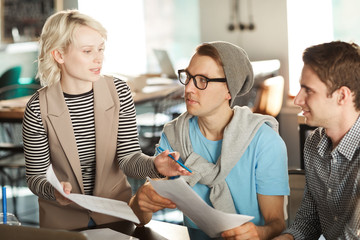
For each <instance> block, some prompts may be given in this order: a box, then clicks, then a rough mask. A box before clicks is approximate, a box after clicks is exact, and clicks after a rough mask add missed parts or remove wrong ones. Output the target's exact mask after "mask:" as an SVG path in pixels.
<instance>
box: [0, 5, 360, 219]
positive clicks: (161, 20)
mask: <svg viewBox="0 0 360 240" xmlns="http://www.w3.org/2000/svg"><path fill="white" fill-rule="evenodd" d="M359 7H360V2H359V1H356V0H348V1H340V0H317V1H311V0H302V1H294V0H271V1H269V0H221V1H220V0H103V1H96V0H78V1H76V0H54V1H50V0H0V12H1V18H0V26H1V35H0V36H1V38H0V40H1V44H0V75H1V74H3V73H4V72H6V70H8V69H10V68H12V67H14V66H21V68H22V70H21V74H20V77H19V81H20V83H24V84H26V83H32V82H33V80H34V77H35V75H36V62H35V60H36V56H37V50H38V46H37V42H36V41H37V37H38V36H39V34H40V31H41V27H42V24H43V23H44V21H45V20H46V18H47V17H48V16H49V15H51V14H52V13H54V12H55V11H58V10H62V9H79V10H80V11H82V12H84V13H86V14H89V15H91V16H93V17H94V18H96V19H97V20H99V21H100V22H101V23H102V24H103V25H104V26H105V28H107V30H108V41H107V45H106V51H105V62H104V68H103V73H111V74H117V75H119V76H121V77H124V78H127V77H133V76H137V75H141V74H160V73H161V69H160V66H159V63H158V61H157V60H156V58H155V56H154V52H153V49H164V50H166V51H167V53H168V54H169V57H170V59H171V61H172V63H173V65H174V68H175V69H179V68H184V67H186V66H187V64H188V61H189V58H190V57H191V55H192V53H193V51H194V49H195V47H196V46H197V45H198V44H200V43H202V42H207V41H215V40H223V41H229V42H232V43H234V44H236V45H238V46H240V47H242V48H244V49H245V51H246V52H247V53H248V55H249V58H250V60H251V61H254V62H257V61H260V62H261V61H268V60H277V61H278V62H279V63H280V65H279V68H278V69H277V70H276V75H278V76H282V77H283V79H284V87H283V89H282V93H283V98H282V103H281V109H280V112H279V113H278V114H276V117H277V119H278V120H279V122H280V134H281V136H282V138H283V139H284V141H285V143H286V145H287V149H288V159H289V169H299V168H301V141H302V140H301V139H302V138H301V136H300V131H299V130H300V128H299V126H300V125H299V122H298V113H299V112H300V109H299V108H297V107H295V106H294V105H293V98H294V96H295V95H296V93H297V91H298V90H299V83H298V81H299V77H300V71H301V68H302V60H301V56H302V51H303V50H304V49H305V48H306V47H308V46H310V45H314V44H318V43H322V42H328V41H332V40H343V41H354V42H356V43H359V42H360V32H359V31H358V29H359V27H360V26H359V25H360V16H359V14H358V13H357V11H356V10H357V9H359ZM264 68H266V66H265V67H264ZM180 109H182V110H183V108H180ZM147 111H153V108H152V105H151V103H150V104H143V105H141V106H137V112H138V113H139V114H140V113H146V112H147ZM180 111H181V110H180ZM3 129H4V128H2V131H5V130H3ZM14 129H15V130H14V131H15V132H17V133H18V134H17V136H19V134H20V137H21V127H20V129H19V126H17V127H15V128H14ZM15 135H16V134H15ZM20 139H21V138H20ZM19 141H21V140H19ZM12 157H13V158H18V159H20V160H14V161H22V160H21V158H22V155H21V153H20V154H16V155H14V156H12ZM1 161H2V160H0V164H1ZM7 161H12V160H9V159H7ZM0 169H1V172H0V174H1V179H2V183H3V184H6V185H8V186H9V188H10V190H9V195H8V197H9V198H11V199H13V196H18V198H17V202H16V206H17V207H18V208H17V213H18V214H19V218H20V220H23V221H24V222H29V224H31V222H33V223H34V224H35V225H36V222H37V220H38V215H37V209H36V207H37V206H36V205H37V201H36V197H34V196H33V195H32V194H31V193H30V192H29V191H28V190H27V188H26V184H25V181H24V178H23V175H24V169H23V168H16V170H14V169H13V170H11V169H5V168H3V167H1V168H0ZM6 174H11V177H13V179H16V185H17V186H18V187H13V188H11V187H10V185H9V184H12V183H11V182H9V178H8V177H7V176H6ZM18 177H20V178H19V179H17V178H18ZM17 180H19V181H17ZM291 181H292V183H294V185H293V191H292V196H293V199H295V203H294V204H293V205H291V206H294V207H293V209H291V210H290V212H291V214H290V216H291V217H293V215H294V212H295V210H296V206H297V205H296V204H297V203H296V201H300V198H301V195H302V186H303V175H301V174H294V175H292V176H291ZM137 184H138V183H137V182H136V183H133V185H134V188H136V185H137ZM19 186H20V187H19ZM9 204H10V209H9V210H10V211H11V209H14V208H13V206H12V204H15V202H13V201H9ZM157 217H159V218H162V219H163V220H165V221H175V222H176V221H178V219H179V214H178V213H177V212H171V213H170V215H167V216H166V215H164V214H163V213H159V216H157ZM174 219H175V220H174ZM180 219H181V216H180Z"/></svg>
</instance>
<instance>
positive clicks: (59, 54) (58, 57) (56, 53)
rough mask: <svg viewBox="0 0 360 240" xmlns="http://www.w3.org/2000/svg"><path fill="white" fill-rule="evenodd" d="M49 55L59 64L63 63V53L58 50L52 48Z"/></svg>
mask: <svg viewBox="0 0 360 240" xmlns="http://www.w3.org/2000/svg"><path fill="white" fill-rule="evenodd" d="M51 55H52V56H53V58H54V59H55V61H56V62H57V63H59V64H63V63H64V58H63V54H62V52H60V51H59V50H57V49H56V50H54V51H52V52H51Z"/></svg>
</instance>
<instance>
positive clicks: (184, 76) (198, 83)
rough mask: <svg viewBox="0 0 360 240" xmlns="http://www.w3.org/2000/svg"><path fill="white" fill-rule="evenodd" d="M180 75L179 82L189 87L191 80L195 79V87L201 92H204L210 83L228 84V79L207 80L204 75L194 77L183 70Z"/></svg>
mask: <svg viewBox="0 0 360 240" xmlns="http://www.w3.org/2000/svg"><path fill="white" fill-rule="evenodd" d="M178 74H179V81H180V82H181V83H182V84H184V85H187V84H188V83H189V82H190V80H191V79H193V81H194V85H195V87H197V88H198V89H200V90H204V89H205V88H206V87H207V85H208V82H226V78H212V79H210V78H207V77H205V76H203V75H199V74H197V75H195V76H192V75H191V74H190V73H189V72H188V71H186V70H185V69H181V70H178Z"/></svg>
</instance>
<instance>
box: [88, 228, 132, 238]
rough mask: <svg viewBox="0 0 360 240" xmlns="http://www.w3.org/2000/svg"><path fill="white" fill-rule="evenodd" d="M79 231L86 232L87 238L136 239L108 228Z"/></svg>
mask: <svg viewBox="0 0 360 240" xmlns="http://www.w3.org/2000/svg"><path fill="white" fill-rule="evenodd" d="M81 232H82V233H85V234H86V237H87V239H88V240H99V239H101V240H114V239H116V240H138V238H136V237H132V236H129V235H126V234H124V233H121V232H117V231H114V230H112V229H110V228H100V229H89V230H85V231H81Z"/></svg>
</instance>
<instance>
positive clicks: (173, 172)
mask: <svg viewBox="0 0 360 240" xmlns="http://www.w3.org/2000/svg"><path fill="white" fill-rule="evenodd" d="M169 154H170V156H172V157H173V158H171V157H169ZM179 157H180V153H178V152H172V153H169V150H165V151H164V152H162V153H160V154H159V155H157V156H156V157H155V159H154V164H155V167H156V169H157V171H158V172H159V173H161V174H162V175H164V176H169V177H172V176H178V175H186V176H187V175H191V173H190V172H189V171H187V170H186V169H184V168H183V167H182V166H181V165H180V164H178V163H177V162H176V161H175V160H174V159H176V160H178V159H179Z"/></svg>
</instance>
